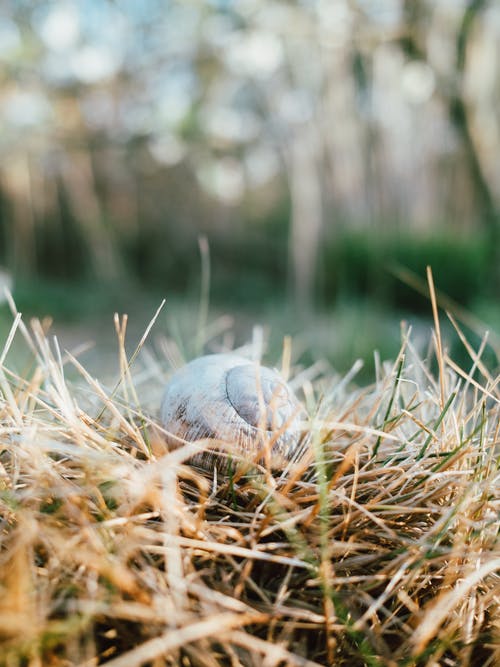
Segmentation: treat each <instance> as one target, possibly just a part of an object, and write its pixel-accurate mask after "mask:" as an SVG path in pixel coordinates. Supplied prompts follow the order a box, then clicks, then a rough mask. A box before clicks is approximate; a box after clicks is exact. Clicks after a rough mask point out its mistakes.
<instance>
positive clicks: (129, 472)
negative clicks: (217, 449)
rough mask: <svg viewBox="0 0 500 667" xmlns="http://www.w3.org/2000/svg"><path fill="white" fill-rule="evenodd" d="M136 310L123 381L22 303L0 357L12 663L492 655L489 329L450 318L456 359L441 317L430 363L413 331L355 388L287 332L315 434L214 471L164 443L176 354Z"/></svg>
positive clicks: (494, 454) (499, 580) (494, 564)
mask: <svg viewBox="0 0 500 667" xmlns="http://www.w3.org/2000/svg"><path fill="white" fill-rule="evenodd" d="M11 305H12V304H11ZM435 316H436V318H437V315H436V313H435ZM125 325H126V320H123V321H120V320H118V319H117V320H116V330H117V334H118V341H119V345H118V347H119V349H118V355H117V360H118V381H117V382H115V383H111V384H110V386H109V387H107V386H106V385H104V384H103V383H102V382H100V381H99V380H98V379H96V378H94V377H92V376H91V375H90V374H89V373H88V372H87V371H86V370H85V368H84V366H83V364H82V363H81V362H80V361H78V360H77V359H76V358H74V357H73V356H72V355H71V354H69V353H66V352H62V351H60V350H59V347H58V345H57V342H56V341H54V340H52V339H50V337H49V336H48V334H47V332H46V331H45V329H44V327H43V326H42V324H40V323H39V322H36V321H34V322H33V323H32V324H31V326H30V327H28V326H27V325H25V324H24V322H23V321H22V319H21V318H20V316H18V315H15V318H14V323H13V325H12V328H11V332H10V334H9V335H8V336H7V339H6V341H5V344H4V347H3V351H1V352H0V520H1V524H2V526H1V533H0V540H1V541H0V664H1V665H2V666H4V665H5V667H25V666H26V667H38V666H40V665H50V666H51V667H63V666H64V667H68V666H72V665H75V666H76V665H78V666H81V667H83V666H84V665H85V666H91V665H106V666H107V667H136V666H137V667H138V666H139V665H148V666H151V667H153V666H154V667H160V666H161V665H183V666H185V667H190V666H191V665H192V666H200V667H201V666H203V667H216V666H217V665H234V666H241V665H244V666H247V665H248V666H254V665H260V664H264V665H266V667H273V666H274V667H283V666H284V665H297V666H301V667H306V666H309V667H312V666H313V665H329V664H335V665H346V666H347V665H348V666H349V667H357V666H358V665H359V666H363V665H370V666H372V665H373V666H379V665H380V666H383V665H389V666H397V665H404V666H406V665H407V666H413V665H415V666H416V667H417V666H421V665H429V666H430V665H478V666H481V667H487V666H488V665H490V666H492V667H493V666H494V665H496V664H499V662H500V644H499V624H500V612H499V609H500V604H499V601H500V577H499V573H500V542H499V534H498V533H499V530H498V529H499V521H498V517H499V510H500V484H499V482H500V479H499V477H500V475H499V463H498V460H499V459H498V454H499V442H500V440H499V436H500V376H499V375H496V376H495V375H494V373H493V371H492V370H491V369H488V367H487V366H486V364H485V363H484V362H483V361H482V359H481V356H482V353H483V351H484V349H485V347H486V341H484V342H483V343H481V345H480V346H479V348H478V349H477V350H476V349H474V347H473V345H472V344H471V343H469V341H467V339H466V337H465V335H464V334H463V333H462V332H461V331H460V330H459V329H458V325H456V323H455V322H454V326H455V327H457V330H458V332H459V336H460V337H461V340H462V342H463V343H464V345H465V346H466V348H467V350H468V352H469V355H470V358H471V366H470V369H467V368H465V369H464V368H460V367H459V366H458V365H457V364H456V363H455V362H454V361H453V360H452V359H451V358H450V357H449V355H448V353H447V351H446V346H445V341H442V340H441V336H440V333H439V329H438V330H437V335H435V336H434V338H433V339H432V341H431V342H430V346H429V349H430V350H431V354H429V356H428V358H422V356H421V354H419V353H418V352H417V350H416V349H415V348H414V346H413V345H412V341H411V335H410V334H409V333H408V332H407V333H406V334H405V336H404V343H403V346H402V349H401V352H400V354H399V356H398V359H397V361H396V363H395V364H393V365H390V364H378V365H377V378H376V382H375V383H374V384H373V385H371V386H368V387H363V388H359V387H356V386H354V385H353V382H352V374H350V376H349V378H347V381H345V380H343V379H342V378H339V377H331V375H329V374H328V373H329V371H324V370H323V371H322V370H321V369H320V370H318V368H319V367H318V368H316V369H315V370H314V371H313V372H312V373H309V372H308V369H299V368H297V367H294V365H293V363H292V361H291V359H292V356H291V349H290V342H289V341H286V343H285V346H284V359H283V364H282V365H283V367H284V368H285V369H286V371H287V372H288V369H290V374H291V376H292V382H293V383H294V385H295V386H298V385H300V378H303V379H304V381H303V387H302V389H303V392H304V395H305V397H306V399H307V400H306V402H307V404H308V407H309V409H310V412H311V423H310V438H309V441H310V447H309V449H307V450H306V451H305V453H304V456H303V458H302V459H301V460H299V461H297V462H295V463H294V464H293V465H292V464H290V466H288V468H287V469H286V470H284V471H283V472H282V474H280V475H275V476H272V475H271V474H269V471H267V472H266V471H263V472H262V473H259V471H258V470H251V471H250V472H247V473H245V474H241V472H236V474H234V475H231V477H230V478H229V479H225V478H220V476H219V479H217V477H214V476H213V475H212V474H210V473H208V472H206V471H203V470H198V469H195V468H194V467H192V466H190V465H189V464H188V459H189V457H190V456H191V455H192V454H193V453H194V452H195V451H198V449H197V446H195V445H192V444H186V445H185V446H182V447H180V448H179V449H177V450H175V451H172V452H166V450H165V447H164V444H163V438H162V433H161V429H160V428H159V427H158V425H157V423H156V414H157V406H158V404H159V397H160V393H161V388H162V382H163V381H164V380H165V378H166V377H167V375H168V373H167V371H166V367H167V365H168V364H167V363H166V359H164V360H162V359H158V358H157V357H155V356H154V354H153V353H152V352H151V350H149V349H146V347H145V345H146V336H147V334H149V331H150V328H151V326H149V327H148V328H147V329H146V334H145V335H144V336H143V338H142V339H141V342H140V344H139V346H138V348H136V349H135V350H134V352H133V355H132V358H129V357H127V353H126V350H125V348H126V346H125ZM20 336H21V337H24V342H25V344H26V347H27V350H28V351H29V353H30V354H31V356H32V363H31V364H29V366H28V367H27V368H26V370H25V371H24V372H22V373H18V372H17V371H16V370H15V369H14V368H12V367H11V365H10V363H9V359H10V352H9V349H10V347H11V344H12V341H13V338H14V337H20ZM132 362H133V363H132ZM436 362H437V363H436ZM324 368H326V366H325V367H324ZM433 369H437V370H433ZM322 372H324V373H325V375H324V376H323V375H321V373H322ZM436 373H437V376H436Z"/></svg>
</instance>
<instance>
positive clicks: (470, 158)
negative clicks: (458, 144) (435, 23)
mask: <svg viewBox="0 0 500 667" xmlns="http://www.w3.org/2000/svg"><path fill="white" fill-rule="evenodd" d="M487 6H488V2H487V1H486V0H472V2H470V4H469V5H468V7H467V8H466V10H465V12H464V15H463V17H462V21H461V25H460V29H459V32H458V35H457V42H456V67H457V77H456V86H455V89H454V91H453V94H452V95H451V96H450V100H449V113H450V119H451V121H452V123H453V125H454V127H455V129H456V130H457V132H458V134H459V135H460V137H461V139H462V144H463V147H464V150H465V153H466V156H467V164H468V165H469V170H470V174H471V178H472V181H473V183H474V186H475V191H476V196H477V201H478V205H479V208H480V212H481V219H482V221H483V224H484V225H485V227H486V231H487V233H488V235H489V236H490V238H491V241H492V247H493V250H494V253H495V259H496V260H500V254H499V253H500V218H499V211H498V206H497V202H495V198H494V196H493V193H492V189H491V187H490V184H489V183H488V179H487V178H486V175H485V172H484V169H483V166H482V164H481V158H480V155H479V152H478V150H477V148H476V145H475V143H474V138H473V135H472V131H471V122H470V117H469V112H468V108H467V104H466V102H465V100H464V97H463V79H464V74H465V70H466V65H467V48H468V44H469V39H470V34H471V32H472V29H473V27H474V23H475V20H476V18H477V17H478V15H479V14H480V13H481V12H482V11H483V10H484V9H485V8H486V7H487Z"/></svg>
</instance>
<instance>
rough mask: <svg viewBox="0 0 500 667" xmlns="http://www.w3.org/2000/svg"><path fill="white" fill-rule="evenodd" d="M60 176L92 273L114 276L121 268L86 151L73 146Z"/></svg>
mask: <svg viewBox="0 0 500 667" xmlns="http://www.w3.org/2000/svg"><path fill="white" fill-rule="evenodd" d="M63 177H64V182H65V189H66V191H67V192H68V195H69V201H70V203H71V206H72V212H73V215H74V216H75V219H76V220H77V221H78V223H79V224H80V225H81V228H82V232H83V235H84V237H85V238H86V239H87V245H88V248H89V250H90V257H91V262H92V265H93V272H94V275H95V277H97V278H99V279H103V280H113V279H116V278H118V277H119V275H120V274H121V272H122V269H121V262H120V258H119V256H118V252H117V248H116V247H115V245H114V243H113V240H112V238H111V235H110V233H109V230H108V229H107V227H106V220H105V213H104V209H103V206H102V202H101V201H100V199H99V196H98V191H97V188H96V185H95V173H94V169H93V165H92V159H91V155H90V152H89V151H88V150H84V149H83V150H80V151H76V150H75V151H74V152H73V153H72V154H71V156H70V157H69V159H68V161H67V164H66V168H65V170H64V174H63Z"/></svg>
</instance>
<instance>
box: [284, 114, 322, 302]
mask: <svg viewBox="0 0 500 667" xmlns="http://www.w3.org/2000/svg"><path fill="white" fill-rule="evenodd" d="M320 150H321V146H320V144H319V140H318V136H317V132H316V130H315V128H314V126H313V125H312V124H311V123H308V124H307V126H305V127H301V128H298V129H297V131H296V133H295V135H294V136H293V137H292V138H291V139H290V145H289V149H288V152H287V161H288V165H287V168H288V174H289V179H288V180H289V186H290V197H291V204H292V206H291V209H292V210H291V221H290V224H291V229H290V264H291V270H292V276H293V292H294V296H295V299H296V302H297V306H298V307H299V309H300V310H301V311H302V312H307V311H308V310H309V309H310V307H311V305H312V303H313V299H314V287H315V281H316V274H317V271H316V269H317V262H318V251H319V245H320V239H321V234H322V229H323V200H322V187H321V174H320V166H319V153H320Z"/></svg>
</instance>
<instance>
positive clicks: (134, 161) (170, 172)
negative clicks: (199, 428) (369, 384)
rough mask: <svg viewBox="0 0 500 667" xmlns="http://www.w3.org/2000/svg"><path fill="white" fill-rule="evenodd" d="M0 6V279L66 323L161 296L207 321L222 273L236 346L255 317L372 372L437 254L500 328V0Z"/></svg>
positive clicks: (468, 303)
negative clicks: (205, 313) (376, 356)
mask: <svg viewBox="0 0 500 667" xmlns="http://www.w3.org/2000/svg"><path fill="white" fill-rule="evenodd" d="M1 7H2V11H1V12H0V268H1V273H0V282H3V283H6V284H11V285H12V288H13V292H14V297H15V299H16V302H17V305H18V307H19V309H20V310H22V311H23V312H24V313H25V314H26V315H28V316H29V315H37V316H44V315H48V314H50V315H52V316H54V317H55V320H56V331H58V327H59V332H60V334H61V336H62V338H63V340H66V341H68V343H72V342H75V341H77V340H80V341H81V340H83V339H85V338H86V337H91V338H92V337H93V338H94V339H95V338H100V339H102V338H103V337H106V336H107V335H108V334H106V333H103V332H104V331H106V332H108V333H109V335H110V336H112V335H113V325H112V314H113V312H114V311H115V310H118V311H124V312H128V313H130V315H131V319H132V321H133V322H135V326H137V328H138V330H140V329H141V328H143V327H144V325H145V322H147V321H149V318H150V315H151V313H152V312H154V309H155V308H156V306H157V305H158V303H159V302H160V300H161V298H163V297H164V296H165V297H166V298H167V306H166V309H165V311H164V313H165V314H162V315H161V318H160V327H170V328H172V327H173V328H174V329H175V327H178V328H179V330H180V332H181V333H179V336H178V337H179V339H180V340H184V341H185V340H187V338H189V335H191V336H192V337H193V339H194V338H195V334H191V333H190V332H192V331H194V329H195V328H196V323H197V322H198V323H199V321H200V312H201V313H203V311H204V309H206V307H207V303H208V297H207V294H208V292H210V303H211V317H213V318H214V321H215V325H214V326H215V329H214V330H215V331H218V332H220V331H222V330H224V329H227V331H228V332H229V331H232V332H234V335H235V336H236V338H235V343H236V344H238V343H239V342H242V341H243V340H245V339H246V338H248V336H249V335H251V325H252V324H253V323H256V322H261V323H264V324H265V325H266V327H269V328H267V329H265V333H266V335H267V336H268V337H269V339H270V343H269V344H270V346H271V349H273V346H274V347H275V348H276V349H278V348H279V346H280V344H281V338H282V336H283V334H285V333H289V334H291V335H293V336H294V337H295V339H296V341H297V343H296V345H297V349H298V353H299V354H300V353H302V354H303V355H304V356H305V357H307V358H308V361H314V359H315V358H324V357H326V358H327V359H329V360H331V362H332V363H333V364H334V365H335V367H337V368H338V369H339V370H341V371H343V370H346V369H347V368H349V366H350V365H351V364H352V362H353V360H354V359H355V358H357V357H361V358H363V359H364V360H365V362H366V368H367V369H368V372H370V368H371V364H373V350H374V349H375V348H377V349H379V350H380V353H381V355H382V356H383V357H390V356H391V355H392V356H394V355H395V354H396V353H397V350H398V347H399V339H400V322H401V320H406V321H408V322H409V323H410V324H411V325H412V326H413V327H414V328H415V329H416V330H417V335H418V331H419V330H425V333H426V336H425V337H427V334H428V331H429V329H430V324H428V321H427V318H428V317H429V315H430V314H431V309H430V305H429V301H428V299H427V297H426V295H425V294H426V289H427V288H426V282H425V267H426V266H427V265H430V266H431V267H432V270H433V274H434V279H435V283H436V286H437V288H438V290H439V291H440V293H441V294H442V297H441V299H442V301H441V303H442V305H443V306H444V307H445V308H447V309H449V310H451V311H452V313H453V314H454V315H455V316H456V317H458V319H461V320H462V323H463V324H465V325H466V326H467V327H468V333H469V335H470V336H472V338H473V337H474V336H478V337H479V336H481V335H482V334H483V332H484V330H485V329H486V328H488V329H492V330H493V331H497V332H498V331H499V330H500V312H499V308H498V302H499V295H500V159H499V156H500V5H499V4H498V3H497V2H494V1H490V2H488V0H469V1H463V0H434V1H432V2H431V1H428V2H426V1H424V0H371V1H370V0H351V1H349V0H302V1H294V2H284V1H279V0H239V1H237V2H236V1H235V2H232V1H231V0H210V1H208V2H201V1H199V0H141V2H135V1H134V0H121V1H120V2H118V1H112V0H56V1H54V2H49V1H47V0H42V1H41V2H40V1H36V2H35V1H34V0H16V1H9V0H2V2H1ZM200 290H201V293H202V296H201V307H200ZM226 314H230V315H231V316H232V318H233V320H231V319H230V318H229V317H227V316H226ZM165 318H166V320H167V321H165ZM10 321H11V317H10V314H9V312H8V309H7V305H6V304H3V305H0V333H2V332H4V331H7V330H8V327H9V326H10ZM249 332H250V333H249ZM187 334H188V335H187ZM228 335H229V334H228ZM491 340H492V345H493V349H495V346H496V350H497V352H498V349H499V346H498V338H496V337H495V335H494V334H493V335H492V339H491ZM187 347H188V348H189V346H187ZM101 349H107V348H106V346H104V347H101ZM193 351H194V348H193V349H192V350H190V349H187V350H186V354H187V356H189V355H190V354H191V353H193Z"/></svg>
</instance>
